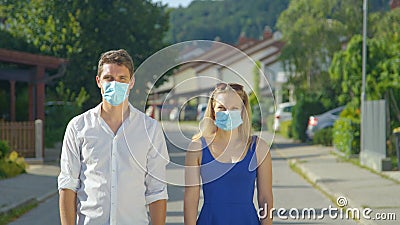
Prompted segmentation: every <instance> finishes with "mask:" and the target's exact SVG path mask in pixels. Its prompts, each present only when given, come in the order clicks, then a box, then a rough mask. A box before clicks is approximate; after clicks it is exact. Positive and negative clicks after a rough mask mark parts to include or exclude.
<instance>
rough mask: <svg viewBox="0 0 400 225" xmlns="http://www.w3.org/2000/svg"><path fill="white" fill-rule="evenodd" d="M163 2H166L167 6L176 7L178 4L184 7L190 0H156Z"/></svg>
mask: <svg viewBox="0 0 400 225" xmlns="http://www.w3.org/2000/svg"><path fill="white" fill-rule="evenodd" d="M157 1H160V2H162V3H164V4H168V6H169V7H175V8H177V7H178V6H179V5H181V6H182V7H186V6H188V5H189V4H190V2H191V1H192V0H157Z"/></svg>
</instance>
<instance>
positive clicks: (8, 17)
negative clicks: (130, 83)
mask: <svg viewBox="0 0 400 225" xmlns="http://www.w3.org/2000/svg"><path fill="white" fill-rule="evenodd" d="M0 3H1V4H0V13H1V15H0V18H2V20H3V26H2V27H1V29H2V31H3V32H7V33H10V34H11V36H13V37H18V38H20V39H21V40H23V41H25V42H26V43H28V44H29V45H32V46H35V47H37V48H38V49H39V51H40V53H42V54H46V55H52V56H59V57H68V58H69V65H68V68H67V72H66V75H65V76H64V78H63V80H64V83H65V85H66V87H67V88H69V89H70V90H71V91H73V92H75V93H78V92H79V91H80V89H81V87H85V89H86V90H87V92H88V94H89V95H90V96H91V98H90V99H89V100H88V101H87V103H86V104H85V108H89V107H92V106H93V105H94V104H96V103H97V102H98V101H99V99H100V95H99V90H98V88H97V86H96V84H95V75H96V72H97V71H96V67H97V61H98V59H99V57H100V53H102V52H104V51H107V50H110V49H119V48H125V49H126V50H128V52H129V53H131V55H132V57H133V59H134V63H135V65H136V66H138V65H139V64H140V63H141V62H142V61H143V60H144V59H146V58H147V57H148V56H149V55H151V54H153V53H155V52H156V51H157V50H159V49H161V48H162V47H163V46H164V45H163V42H162V39H163V37H164V35H165V32H166V31H167V30H168V18H169V16H168V13H166V10H165V6H163V5H162V4H161V3H153V1H151V0H113V1H111V0H85V1H81V0H65V1H59V0H21V1H10V0H0ZM22 50H23V49H22ZM149 76H150V75H149ZM151 76H152V75H151ZM139 79H146V78H139ZM142 88H143V87H142Z"/></svg>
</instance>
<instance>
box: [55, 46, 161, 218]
mask: <svg viewBox="0 0 400 225" xmlns="http://www.w3.org/2000/svg"><path fill="white" fill-rule="evenodd" d="M96 82H97V86H98V87H99V88H100V90H101V94H102V96H103V100H102V102H101V103H100V104H99V105H98V106H97V107H95V108H93V109H91V110H89V111H87V112H85V113H83V114H81V115H79V116H76V117H75V118H73V119H72V120H71V121H70V122H69V124H68V126H67V129H66V131H65V136H64V141H63V146H62V153H61V172H60V175H59V177H58V189H59V193H60V201H59V203H60V217H61V223H62V224H63V225H70V224H71V225H72V224H78V225H81V224H85V225H86V224H88V225H89V224H95V225H103V224H110V225H114V224H118V225H124V224H133V225H142V224H143V225H144V224H149V219H148V215H147V206H148V207H149V211H150V217H151V221H152V224H153V225H159V224H165V218H166V199H167V198H168V195H167V186H166V184H165V182H163V181H165V167H166V164H167V163H168V161H169V157H168V152H167V149H166V144H165V140H164V136H163V133H162V130H161V128H160V126H159V125H158V123H157V122H156V121H155V120H153V119H151V118H149V117H147V116H145V115H144V114H143V113H142V112H140V111H139V110H137V109H135V108H134V107H133V106H132V105H130V104H129V102H128V98H127V97H128V94H129V91H130V90H131V89H132V88H133V86H134V84H135V77H134V76H133V61H132V58H131V57H130V56H129V54H128V53H127V52H126V51H125V50H122V49H121V50H113V51H108V52H105V53H103V54H102V55H101V57H100V60H99V64H98V71H97V76H96ZM76 220H77V221H76Z"/></svg>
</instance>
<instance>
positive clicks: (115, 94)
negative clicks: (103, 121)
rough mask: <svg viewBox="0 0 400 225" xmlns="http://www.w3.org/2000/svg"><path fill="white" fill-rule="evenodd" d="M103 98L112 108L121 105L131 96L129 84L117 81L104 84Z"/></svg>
mask: <svg viewBox="0 0 400 225" xmlns="http://www.w3.org/2000/svg"><path fill="white" fill-rule="evenodd" d="M102 85H103V90H104V93H103V98H104V99H105V100H106V101H107V102H108V103H110V104H111V105H112V106H118V105H121V104H122V103H123V102H124V101H125V99H126V98H127V97H128V96H129V92H128V88H129V84H128V83H121V82H117V81H111V82H103V83H102Z"/></svg>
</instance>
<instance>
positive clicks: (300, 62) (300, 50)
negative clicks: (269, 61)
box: [277, 0, 362, 89]
mask: <svg viewBox="0 0 400 225" xmlns="http://www.w3.org/2000/svg"><path fill="white" fill-rule="evenodd" d="M361 4H362V2H360V1H357V0H333V1H324V0H298V1H291V2H290V4H289V7H288V9H286V10H285V11H283V13H282V14H281V15H280V16H279V19H278V24H277V26H278V28H279V30H281V31H282V34H283V40H284V41H285V43H286V44H285V46H284V48H283V50H282V60H283V62H284V63H285V65H286V69H287V70H288V71H290V72H292V73H294V74H296V76H297V79H295V80H293V82H294V84H295V86H296V87H300V88H302V89H310V88H311V89H312V88H313V85H312V84H313V83H314V82H312V81H314V78H315V77H317V76H319V75H320V74H321V73H322V72H324V71H327V69H328V67H329V65H330V63H331V59H332V57H333V54H334V53H335V52H336V51H338V50H340V49H341V44H342V42H343V41H345V40H346V39H348V38H350V37H351V36H352V35H353V34H355V33H360V32H361V24H360V23H359V21H360V19H361V16H362V5H361ZM315 86H316V87H317V88H318V87H319V84H316V85H315Z"/></svg>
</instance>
